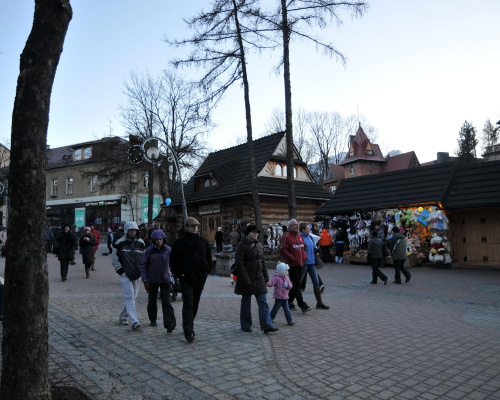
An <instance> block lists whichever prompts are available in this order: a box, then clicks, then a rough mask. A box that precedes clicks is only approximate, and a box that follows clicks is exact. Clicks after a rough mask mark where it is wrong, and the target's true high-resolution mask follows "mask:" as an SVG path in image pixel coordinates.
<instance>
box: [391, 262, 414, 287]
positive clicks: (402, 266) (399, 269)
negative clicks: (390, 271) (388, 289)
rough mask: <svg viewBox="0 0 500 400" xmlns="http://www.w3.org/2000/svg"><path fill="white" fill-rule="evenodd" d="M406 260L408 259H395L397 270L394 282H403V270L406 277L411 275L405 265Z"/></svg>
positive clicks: (395, 268)
mask: <svg viewBox="0 0 500 400" xmlns="http://www.w3.org/2000/svg"><path fill="white" fill-rule="evenodd" d="M405 261H406V260H394V270H395V273H394V282H399V283H401V272H402V273H403V275H404V276H405V278H406V279H408V278H409V277H411V274H410V272H409V271H408V269H406V267H405Z"/></svg>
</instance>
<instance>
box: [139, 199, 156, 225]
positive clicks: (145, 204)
mask: <svg viewBox="0 0 500 400" xmlns="http://www.w3.org/2000/svg"><path fill="white" fill-rule="evenodd" d="M159 213H160V199H159V198H158V197H153V218H155V217H156V216H157V215H158V214H159ZM142 222H144V223H145V224H147V223H148V197H143V198H142Z"/></svg>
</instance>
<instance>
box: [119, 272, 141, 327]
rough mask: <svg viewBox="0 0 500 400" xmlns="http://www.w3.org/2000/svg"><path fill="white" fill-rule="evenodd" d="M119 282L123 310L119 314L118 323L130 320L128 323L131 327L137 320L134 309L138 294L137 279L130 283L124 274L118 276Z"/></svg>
mask: <svg viewBox="0 0 500 400" xmlns="http://www.w3.org/2000/svg"><path fill="white" fill-rule="evenodd" d="M120 282H121V284H122V291H123V300H124V305H123V310H122V312H121V313H120V321H123V320H126V319H127V318H130V323H131V324H132V325H133V324H135V323H136V322H139V321H138V320H137V310H136V309H135V299H136V298H137V294H138V293H139V279H136V280H134V281H131V280H130V279H128V277H127V275H126V274H125V272H124V273H123V274H121V275H120Z"/></svg>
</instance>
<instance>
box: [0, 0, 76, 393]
mask: <svg viewBox="0 0 500 400" xmlns="http://www.w3.org/2000/svg"><path fill="white" fill-rule="evenodd" d="M71 17H72V9H71V5H70V3H69V1H68V0H36V1H35V15H34V19H33V28H32V30H31V33H30V35H29V37H28V41H27V42H26V46H25V48H24V51H23V53H22V55H21V63H20V74H19V78H18V81H17V92H16V98H15V102H14V111H13V114H12V136H11V144H12V149H11V158H10V159H11V162H10V176H9V197H10V210H9V223H8V226H9V242H10V243H13V245H12V246H9V247H8V248H7V260H6V265H5V282H6V285H5V310H4V322H3V339H2V378H1V387H0V399H2V400H6V399H9V400H12V399H23V400H27V399H51V393H50V385H49V381H48V373H49V368H48V318H47V308H48V296H49V293H48V277H47V275H48V273H47V260H46V258H45V236H44V233H45V228H44V227H45V192H46V185H45V167H46V163H47V158H46V141H47V126H48V122H49V105H50V95H51V91H52V85H53V82H54V76H55V72H56V68H57V65H58V63H59V57H60V55H61V52H62V47H63V43H64V38H65V35H66V31H67V29H68V25H69V21H70V20H71ZM16 243H17V244H19V245H16Z"/></svg>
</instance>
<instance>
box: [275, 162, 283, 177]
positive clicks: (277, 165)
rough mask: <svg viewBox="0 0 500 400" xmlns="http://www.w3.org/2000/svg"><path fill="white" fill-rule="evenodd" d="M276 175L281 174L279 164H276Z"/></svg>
mask: <svg viewBox="0 0 500 400" xmlns="http://www.w3.org/2000/svg"><path fill="white" fill-rule="evenodd" d="M276 176H283V167H282V166H281V164H276Z"/></svg>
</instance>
